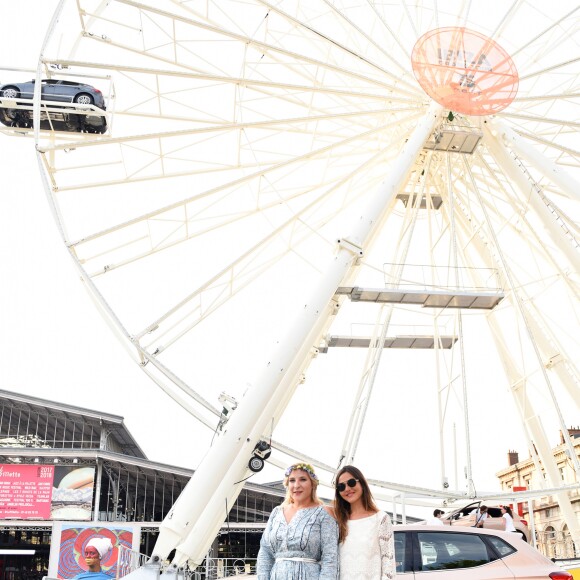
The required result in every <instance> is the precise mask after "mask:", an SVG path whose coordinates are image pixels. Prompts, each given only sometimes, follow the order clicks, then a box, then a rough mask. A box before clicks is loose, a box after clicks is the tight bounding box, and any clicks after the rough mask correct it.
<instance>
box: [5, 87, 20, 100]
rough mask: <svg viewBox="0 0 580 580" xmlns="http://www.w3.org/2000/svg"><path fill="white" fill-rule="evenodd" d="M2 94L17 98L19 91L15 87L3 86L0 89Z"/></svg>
mask: <svg viewBox="0 0 580 580" xmlns="http://www.w3.org/2000/svg"><path fill="white" fill-rule="evenodd" d="M2 96H3V97H6V98H7V99H17V98H18V97H19V96H20V91H19V90H18V89H17V88H16V87H5V88H4V89H2Z"/></svg>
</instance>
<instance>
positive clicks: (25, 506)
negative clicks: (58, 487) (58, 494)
mask: <svg viewBox="0 0 580 580" xmlns="http://www.w3.org/2000/svg"><path fill="white" fill-rule="evenodd" d="M53 480H54V466H52V465H18V464H14V463H11V464H7V463H5V464H2V465H0V519H6V518H22V519H39V520H41V519H42V520H45V519H49V518H50V508H51V502H52V483H53Z"/></svg>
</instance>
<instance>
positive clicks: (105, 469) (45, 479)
mask: <svg viewBox="0 0 580 580" xmlns="http://www.w3.org/2000/svg"><path fill="white" fill-rule="evenodd" d="M192 473H193V471H191V470H189V469H184V468H180V467H176V466H171V465H165V464H162V463H157V462H154V461H150V460H148V459H147V457H146V456H145V454H144V453H143V451H142V450H141V448H140V447H139V445H138V444H137V442H136V441H135V440H134V439H133V437H132V435H131V434H130V432H129V431H128V430H127V428H126V426H125V425H124V423H123V418H122V417H119V416H116V415H111V414H107V413H101V412H97V411H93V410H88V409H83V408H79V407H73V406H71V405H66V404H61V403H55V402H53V401H47V400H43V399H38V398H34V397H27V396H23V395H20V394H18V393H13V392H9V391H2V390H0V580H39V579H41V578H42V576H44V575H47V574H48V573H49V570H50V573H51V575H54V576H57V574H58V576H59V577H64V578H67V577H69V578H70V577H74V576H73V572H74V565H73V564H75V563H74V562H73V560H75V559H76V560H77V563H78V560H79V549H78V547H75V544H74V542H73V541H72V540H71V538H73V537H81V536H82V535H83V534H85V535H86V534H87V533H89V532H90V530H93V531H96V532H97V533H99V534H105V535H106V534H111V535H112V536H114V537H115V538H117V540H118V541H122V542H125V543H126V544H127V548H128V549H133V550H136V551H138V552H140V553H142V554H146V555H150V554H151V551H152V550H153V547H154V545H155V541H156V538H157V535H158V531H159V525H160V523H161V522H162V521H163V519H164V518H165V516H166V515H167V513H168V512H169V510H170V509H171V507H172V506H173V504H174V502H175V500H176V499H177V497H178V496H179V494H180V493H181V491H182V489H183V488H184V487H185V485H186V484H187V482H188V481H189V479H190V477H191V475H192ZM283 497H284V489H283V487H282V486H281V485H256V484H252V483H246V485H245V487H244V489H243V490H242V492H241V494H240V495H239V497H238V499H237V501H236V503H235V504H234V506H233V507H232V509H231V511H230V514H229V518H228V521H227V522H225V523H224V526H223V528H222V529H221V530H220V533H219V534H218V537H217V538H216V540H215V542H214V544H213V546H212V549H211V552H212V556H213V557H215V558H219V559H223V560H228V559H249V560H251V559H252V558H255V557H256V555H257V551H258V547H259V541H260V537H261V534H262V531H263V529H264V527H265V525H266V522H267V520H268V517H269V515H270V512H271V511H272V509H273V508H274V507H275V506H276V505H279V504H280V503H281V502H282V500H283ZM75 534H76V536H75ZM127 538H130V539H127ZM79 565H80V564H79ZM55 572H56V573H55Z"/></svg>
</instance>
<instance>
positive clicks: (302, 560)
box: [258, 506, 339, 580]
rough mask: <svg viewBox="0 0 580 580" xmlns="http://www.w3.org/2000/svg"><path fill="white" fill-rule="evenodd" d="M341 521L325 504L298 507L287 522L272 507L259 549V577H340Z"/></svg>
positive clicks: (307, 579)
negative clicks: (339, 529)
mask: <svg viewBox="0 0 580 580" xmlns="http://www.w3.org/2000/svg"><path fill="white" fill-rule="evenodd" d="M338 561H339V560H338V524H337V523H336V521H335V519H334V518H333V517H331V516H330V515H329V514H328V512H327V511H326V510H325V509H324V507H323V506H315V507H311V508H303V509H301V510H298V511H297V512H296V514H295V515H294V517H293V518H292V521H291V522H290V523H287V522H286V518H285V517H284V511H283V509H282V506H278V507H276V508H274V509H273V510H272V513H271V514H270V519H269V520H268V524H267V526H266V529H265V530H264V534H263V535H262V540H261V541H260V551H259V553H258V580H338Z"/></svg>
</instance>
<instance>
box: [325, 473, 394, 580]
mask: <svg viewBox="0 0 580 580" xmlns="http://www.w3.org/2000/svg"><path fill="white" fill-rule="evenodd" d="M333 505H334V514H333V515H334V516H335V517H336V520H337V521H338V527H339V542H340V543H339V548H338V550H339V554H340V579H341V580H392V579H393V578H395V575H396V569H397V565H396V560H395V543H394V537H393V528H392V526H391V518H390V517H389V514H387V513H385V512H383V511H381V510H379V508H378V507H377V506H376V504H375V501H374V499H373V496H372V493H371V490H370V487H369V484H368V482H367V480H366V479H365V476H364V475H363V474H362V472H361V471H360V469H358V468H356V467H354V466H353V465H346V466H344V467H343V468H342V469H340V470H339V472H338V473H337V474H336V489H335V495H334V504H333Z"/></svg>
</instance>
